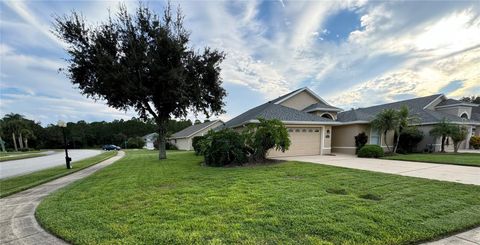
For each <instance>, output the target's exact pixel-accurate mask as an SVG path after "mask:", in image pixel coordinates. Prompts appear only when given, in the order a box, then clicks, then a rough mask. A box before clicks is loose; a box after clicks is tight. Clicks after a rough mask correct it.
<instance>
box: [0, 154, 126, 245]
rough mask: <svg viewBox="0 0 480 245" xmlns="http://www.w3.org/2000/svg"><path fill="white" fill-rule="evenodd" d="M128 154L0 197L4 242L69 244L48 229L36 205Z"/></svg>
mask: <svg viewBox="0 0 480 245" xmlns="http://www.w3.org/2000/svg"><path fill="white" fill-rule="evenodd" d="M124 155H125V152H123V151H120V152H118V154H117V156H114V157H112V158H109V159H107V160H105V161H103V162H101V163H98V164H95V165H93V166H91V167H89V168H86V169H83V170H80V171H78V172H75V173H73V174H70V175H67V176H64V177H62V178H59V179H56V180H54V181H51V182H48V183H45V184H43V185H39V186H37V187H34V188H32V189H29V190H26V191H22V192H19V193H17V194H14V195H11V196H9V197H6V198H2V199H0V244H36V245H39V244H67V243H66V242H65V241H63V240H61V239H59V238H57V237H55V236H53V235H51V234H50V233H48V232H46V231H45V230H44V229H42V227H40V225H39V224H38V222H37V220H36V219H35V209H36V208H37V206H38V204H39V203H40V202H41V201H42V200H43V198H45V197H46V196H48V195H49V194H50V193H52V192H54V191H56V190H58V189H60V188H62V187H64V186H66V185H68V184H70V183H72V182H74V181H76V180H79V179H83V178H85V177H87V176H89V175H91V174H93V173H95V172H96V171H98V170H100V169H102V168H104V167H106V166H108V165H110V164H112V163H114V162H116V161H117V160H119V159H120V158H122V157H123V156H124Z"/></svg>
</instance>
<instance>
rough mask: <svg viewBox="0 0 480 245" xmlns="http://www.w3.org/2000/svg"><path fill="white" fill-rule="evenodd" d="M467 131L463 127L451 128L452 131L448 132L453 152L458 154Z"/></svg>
mask: <svg viewBox="0 0 480 245" xmlns="http://www.w3.org/2000/svg"><path fill="white" fill-rule="evenodd" d="M467 135H468V130H467V128H466V127H465V126H453V127H452V131H451V132H450V137H451V138H452V141H453V151H454V152H455V153H457V152H458V148H459V147H460V143H462V141H464V140H466V139H467Z"/></svg>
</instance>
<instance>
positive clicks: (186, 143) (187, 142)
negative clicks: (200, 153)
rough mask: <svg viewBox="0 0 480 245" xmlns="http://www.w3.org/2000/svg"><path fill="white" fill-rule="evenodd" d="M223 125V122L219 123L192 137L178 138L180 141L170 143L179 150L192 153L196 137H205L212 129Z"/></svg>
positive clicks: (173, 140) (175, 140)
mask: <svg viewBox="0 0 480 245" xmlns="http://www.w3.org/2000/svg"><path fill="white" fill-rule="evenodd" d="M222 124H223V123H222V122H221V121H218V122H216V123H214V124H212V125H210V126H208V127H206V128H204V129H202V130H200V131H199V132H197V133H195V134H193V135H191V136H190V137H187V138H178V139H171V140H170V143H172V144H174V145H175V146H177V147H178V149H179V150H186V151H191V150H193V147H192V139H193V137H195V136H203V135H205V134H207V133H208V131H210V130H211V129H214V128H216V127H218V126H220V125H222Z"/></svg>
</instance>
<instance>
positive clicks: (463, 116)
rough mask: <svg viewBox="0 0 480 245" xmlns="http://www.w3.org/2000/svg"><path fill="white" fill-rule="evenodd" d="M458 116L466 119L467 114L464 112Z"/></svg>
mask: <svg viewBox="0 0 480 245" xmlns="http://www.w3.org/2000/svg"><path fill="white" fill-rule="evenodd" d="M460 117H461V118H465V119H468V114H467V113H465V112H464V113H463V114H462V115H461V116H460Z"/></svg>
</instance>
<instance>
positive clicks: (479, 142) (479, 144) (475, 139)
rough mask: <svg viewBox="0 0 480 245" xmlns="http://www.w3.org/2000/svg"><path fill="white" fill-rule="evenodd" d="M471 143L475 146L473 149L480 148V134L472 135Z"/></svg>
mask: <svg viewBox="0 0 480 245" xmlns="http://www.w3.org/2000/svg"><path fill="white" fill-rule="evenodd" d="M470 145H471V146H472V147H473V149H476V150H478V149H480V136H472V137H471V138H470Z"/></svg>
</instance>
